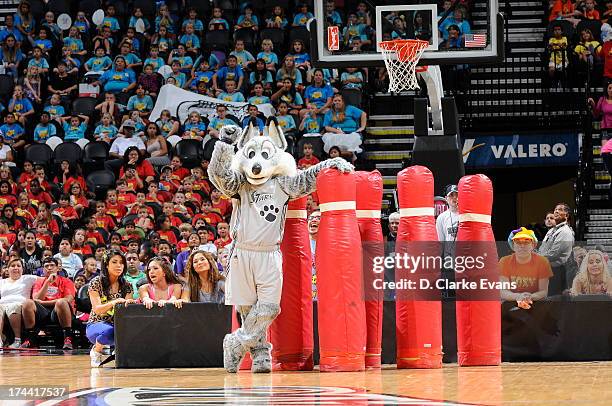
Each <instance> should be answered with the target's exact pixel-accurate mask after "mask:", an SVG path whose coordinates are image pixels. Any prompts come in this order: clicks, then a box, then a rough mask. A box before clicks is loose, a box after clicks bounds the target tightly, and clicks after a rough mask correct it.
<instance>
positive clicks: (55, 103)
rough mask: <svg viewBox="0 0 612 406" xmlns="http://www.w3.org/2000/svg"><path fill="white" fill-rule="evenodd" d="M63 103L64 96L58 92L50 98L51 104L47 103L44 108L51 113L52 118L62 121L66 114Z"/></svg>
mask: <svg viewBox="0 0 612 406" xmlns="http://www.w3.org/2000/svg"><path fill="white" fill-rule="evenodd" d="M61 103H62V97H61V96H60V95H59V94H57V93H56V94H53V95H52V96H51V99H49V104H47V105H46V106H45V108H44V111H46V112H48V113H49V114H50V115H51V119H53V120H56V121H57V122H60V121H61V117H62V116H64V115H66V110H65V109H64V106H62V104H61Z"/></svg>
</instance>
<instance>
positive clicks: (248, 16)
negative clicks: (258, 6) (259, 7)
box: [235, 4, 259, 31]
mask: <svg viewBox="0 0 612 406" xmlns="http://www.w3.org/2000/svg"><path fill="white" fill-rule="evenodd" d="M235 28H236V29H237V30H240V29H243V28H250V29H252V30H253V31H257V30H258V29H259V18H257V16H256V15H255V14H253V6H251V5H250V4H247V5H245V6H244V12H243V13H242V14H241V15H240V17H238V21H237V22H236V27H235Z"/></svg>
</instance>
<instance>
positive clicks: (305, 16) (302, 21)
mask: <svg viewBox="0 0 612 406" xmlns="http://www.w3.org/2000/svg"><path fill="white" fill-rule="evenodd" d="M297 9H298V11H299V13H296V15H295V17H293V24H292V25H293V26H294V27H306V23H307V22H308V20H310V19H311V18H314V16H313V15H312V13H311V12H310V11H308V4H306V3H301V4H300V5H298V7H297Z"/></svg>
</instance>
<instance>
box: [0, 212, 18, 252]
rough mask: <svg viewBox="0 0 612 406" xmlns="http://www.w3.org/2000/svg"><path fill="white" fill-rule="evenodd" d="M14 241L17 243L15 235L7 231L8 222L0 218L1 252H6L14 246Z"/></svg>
mask: <svg viewBox="0 0 612 406" xmlns="http://www.w3.org/2000/svg"><path fill="white" fill-rule="evenodd" d="M15 241H17V234H15V233H13V232H12V231H11V230H9V226H8V222H7V221H6V219H5V218H0V244H1V245H2V247H3V251H4V250H6V251H8V249H9V248H10V247H11V246H12V245H13V244H15Z"/></svg>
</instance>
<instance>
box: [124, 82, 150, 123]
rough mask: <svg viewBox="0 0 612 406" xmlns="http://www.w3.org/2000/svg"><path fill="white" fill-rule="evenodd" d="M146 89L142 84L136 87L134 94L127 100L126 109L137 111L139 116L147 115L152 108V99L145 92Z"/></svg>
mask: <svg viewBox="0 0 612 406" xmlns="http://www.w3.org/2000/svg"><path fill="white" fill-rule="evenodd" d="M145 91H146V89H145V88H144V86H143V85H138V86H137V87H136V94H135V95H134V96H132V97H130V99H129V100H128V105H127V109H128V110H130V111H137V112H138V114H139V115H140V117H148V116H149V113H150V112H151V110H153V99H152V98H151V96H149V95H148V94H145Z"/></svg>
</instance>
